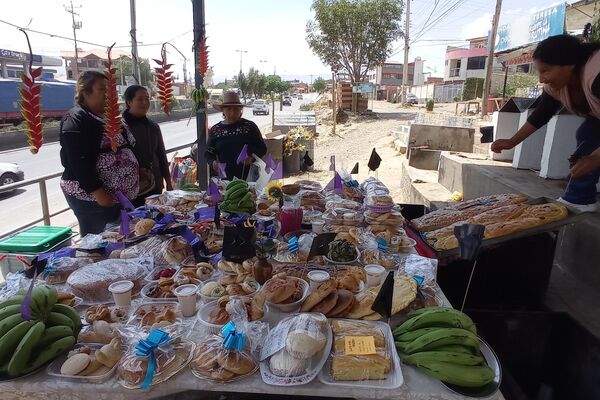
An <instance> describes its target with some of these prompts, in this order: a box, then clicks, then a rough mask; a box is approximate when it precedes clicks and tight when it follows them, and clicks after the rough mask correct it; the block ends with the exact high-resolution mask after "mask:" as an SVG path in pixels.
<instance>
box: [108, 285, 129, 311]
mask: <svg viewBox="0 0 600 400" xmlns="http://www.w3.org/2000/svg"><path fill="white" fill-rule="evenodd" d="M132 289H133V282H131V281H117V282H113V283H112V284H111V285H110V286H109V287H108V291H109V292H111V293H112V295H113V299H114V300H115V305H116V306H117V307H129V306H130V305H131V290H132Z"/></svg>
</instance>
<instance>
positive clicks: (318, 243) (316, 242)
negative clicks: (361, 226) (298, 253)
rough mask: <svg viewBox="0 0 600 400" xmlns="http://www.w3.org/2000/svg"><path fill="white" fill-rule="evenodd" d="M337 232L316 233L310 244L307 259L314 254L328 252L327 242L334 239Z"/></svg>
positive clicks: (310, 258) (321, 254) (318, 254)
mask: <svg viewBox="0 0 600 400" xmlns="http://www.w3.org/2000/svg"><path fill="white" fill-rule="evenodd" d="M336 236H337V233H335V232H328V233H321V234H319V235H317V236H316V237H315V238H314V239H313V242H312V245H311V246H310V251H309V252H308V258H307V260H308V261H310V260H312V259H313V257H315V256H326V255H327V253H328V252H329V243H331V242H333V241H334V240H335V237H336Z"/></svg>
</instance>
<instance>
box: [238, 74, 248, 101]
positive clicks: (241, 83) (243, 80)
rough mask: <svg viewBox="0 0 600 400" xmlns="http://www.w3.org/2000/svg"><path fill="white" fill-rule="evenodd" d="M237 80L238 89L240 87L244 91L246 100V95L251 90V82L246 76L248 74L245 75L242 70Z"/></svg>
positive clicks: (243, 94)
mask: <svg viewBox="0 0 600 400" xmlns="http://www.w3.org/2000/svg"><path fill="white" fill-rule="evenodd" d="M236 81H237V84H238V89H240V90H241V92H242V97H243V98H244V100H246V95H247V94H248V92H249V90H250V86H249V83H250V82H249V81H248V78H247V77H246V75H244V73H243V72H242V71H240V73H239V74H238V76H237V77H236Z"/></svg>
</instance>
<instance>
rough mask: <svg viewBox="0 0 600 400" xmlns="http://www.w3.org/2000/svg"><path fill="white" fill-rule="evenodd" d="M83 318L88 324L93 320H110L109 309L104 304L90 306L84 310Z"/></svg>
mask: <svg viewBox="0 0 600 400" xmlns="http://www.w3.org/2000/svg"><path fill="white" fill-rule="evenodd" d="M85 320H86V321H87V323H88V324H92V323H94V321H106V322H112V319H111V315H110V309H109V308H108V307H107V306H106V305H104V304H97V305H95V306H91V307H89V308H88V309H87V310H86V311H85Z"/></svg>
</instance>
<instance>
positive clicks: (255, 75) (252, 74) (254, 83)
mask: <svg viewBox="0 0 600 400" xmlns="http://www.w3.org/2000/svg"><path fill="white" fill-rule="evenodd" d="M247 76H248V90H249V93H251V94H253V95H254V96H256V92H257V88H258V83H259V81H260V76H261V73H260V72H258V70H257V69H254V68H250V70H249V71H248V75H247Z"/></svg>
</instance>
